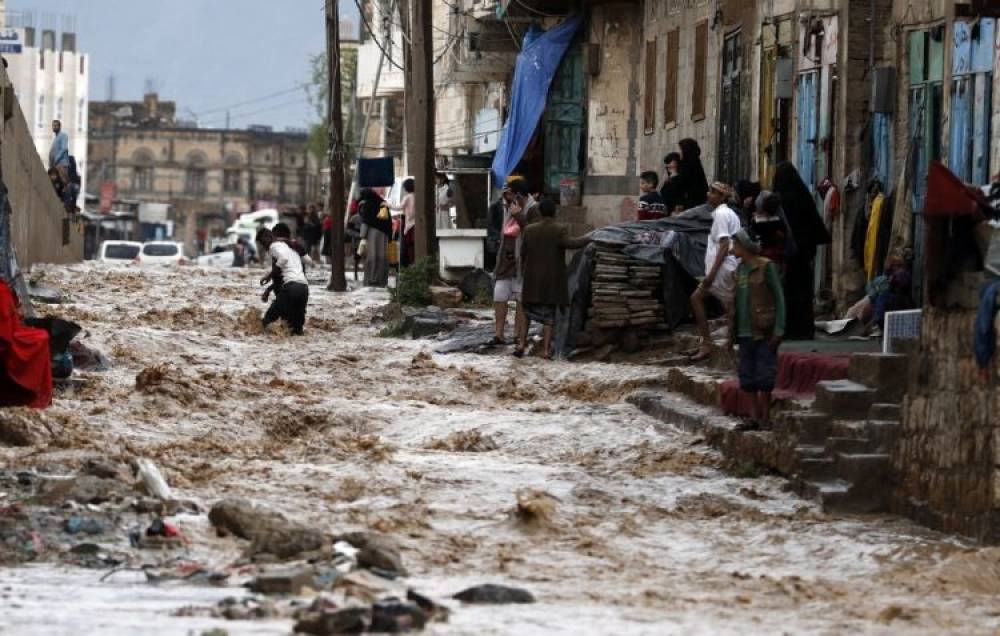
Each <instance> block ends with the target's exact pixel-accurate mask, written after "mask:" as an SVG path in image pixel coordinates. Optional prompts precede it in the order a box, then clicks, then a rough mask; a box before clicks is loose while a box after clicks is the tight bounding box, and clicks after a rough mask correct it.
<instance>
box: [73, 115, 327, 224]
mask: <svg viewBox="0 0 1000 636" xmlns="http://www.w3.org/2000/svg"><path fill="white" fill-rule="evenodd" d="M175 109H176V107H175V106H174V104H173V103H172V102H166V103H162V102H160V101H159V99H158V97H157V96H156V95H147V96H146V97H145V98H144V100H143V101H142V102H135V103H125V102H113V103H109V104H105V103H101V102H95V103H94V105H93V108H92V112H93V116H92V118H93V119H92V120H93V122H94V124H95V127H93V128H92V130H91V135H90V157H91V160H90V163H89V166H88V175H89V179H90V183H91V184H94V185H96V186H97V187H99V188H100V189H101V192H102V195H103V194H105V193H108V191H110V192H111V193H113V194H111V196H117V197H119V198H127V199H135V200H139V201H152V202H162V203H170V204H171V206H172V208H173V214H174V220H175V222H176V223H178V225H179V226H180V227H181V232H182V234H181V237H183V239H184V240H185V242H190V241H193V237H194V236H195V235H196V233H197V232H198V231H199V230H205V229H206V226H207V225H216V226H224V225H225V224H227V223H228V222H229V221H230V220H232V218H234V217H235V216H236V215H237V214H240V213H243V212H248V211H250V210H251V209H253V208H254V207H255V206H286V205H287V206H299V205H303V204H306V203H308V202H311V201H315V200H316V199H317V198H318V197H319V196H320V184H319V174H318V169H317V165H316V160H315V158H314V157H313V155H312V153H310V152H309V147H308V137H307V135H306V133H285V132H273V131H271V130H270V129H268V128H255V127H251V128H249V129H247V130H221V129H205V128H196V127H193V126H186V125H183V124H181V123H179V122H178V121H177V120H176V119H175V118H174V112H175ZM97 125H100V127H97Z"/></svg>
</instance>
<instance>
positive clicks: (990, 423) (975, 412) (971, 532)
mask: <svg viewBox="0 0 1000 636" xmlns="http://www.w3.org/2000/svg"><path fill="white" fill-rule="evenodd" d="M975 319H976V312H975V311H974V310H972V309H958V310H948V311H945V310H940V309H932V308H924V315H923V327H922V329H923V333H922V338H921V344H920V348H919V350H918V351H916V352H914V353H913V360H912V361H911V364H910V388H909V393H908V395H907V398H906V400H905V403H904V405H903V428H902V431H901V434H900V438H899V441H898V443H897V445H896V447H895V448H894V449H893V453H892V461H893V468H894V471H895V473H896V475H897V479H898V482H897V484H896V488H895V493H894V497H893V509H894V511H895V512H898V513H901V514H905V515H907V516H910V517H913V518H914V519H916V520H918V521H919V522H921V523H923V524H925V525H927V526H930V527H932V528H935V529H938V530H943V531H946V532H956V533H960V534H965V535H968V536H971V537H974V538H976V539H979V540H982V541H987V542H990V543H996V542H1000V523H998V522H1000V516H998V511H1000V470H998V468H997V466H1000V458H998V457H997V451H998V450H1000V437H998V436H1000V416H998V413H1000V386H998V381H997V379H998V377H1000V356H997V357H996V358H994V361H993V362H994V363H993V369H992V372H991V374H990V376H991V377H990V378H989V380H988V381H984V380H982V379H980V377H979V370H978V368H977V366H976V362H975V359H974V358H973V349H972V343H973V333H972V328H973V324H974V323H975ZM998 322H1000V321H998ZM998 326H1000V324H998Z"/></svg>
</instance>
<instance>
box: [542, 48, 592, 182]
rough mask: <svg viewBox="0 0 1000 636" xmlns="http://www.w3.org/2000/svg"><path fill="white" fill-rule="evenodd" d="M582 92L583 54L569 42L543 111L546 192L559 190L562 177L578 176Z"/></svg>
mask: <svg viewBox="0 0 1000 636" xmlns="http://www.w3.org/2000/svg"><path fill="white" fill-rule="evenodd" d="M585 91H586V89H585V83H584V76H583V54H582V52H581V49H580V46H579V45H573V46H571V47H570V48H569V50H568V51H566V56H565V57H564V58H563V61H562V64H560V65H559V70H558V71H556V76H555V78H554V79H553V81H552V88H551V89H550V91H549V103H548V107H547V108H546V110H545V189H546V190H547V191H548V192H559V183H560V182H561V181H562V180H563V179H566V178H573V179H578V180H579V179H580V175H581V172H582V166H581V163H580V162H581V155H582V153H581V149H582V146H583V125H584V122H583V116H584V113H585V112H586V111H585V100H586V95H585Z"/></svg>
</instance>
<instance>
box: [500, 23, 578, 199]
mask: <svg viewBox="0 0 1000 636" xmlns="http://www.w3.org/2000/svg"><path fill="white" fill-rule="evenodd" d="M581 22H582V19H581V18H580V16H571V17H569V18H566V21H565V22H563V23H562V24H560V25H559V26H555V27H552V28H551V29H549V30H548V31H546V32H545V33H544V34H542V35H540V36H537V37H536V36H535V35H534V34H529V36H530V37H529V36H526V37H525V39H524V48H523V49H522V50H521V53H520V54H519V55H518V56H517V65H516V66H515V67H514V88H513V90H512V95H511V101H510V116H509V117H507V122H506V123H505V124H504V127H503V134H502V135H501V136H500V144H499V145H498V146H497V153H496V156H494V157H493V175H494V176H495V177H496V179H497V181H498V182H499V183H503V182H504V180H506V179H507V177H508V176H510V174H511V173H512V172H513V171H514V168H515V167H517V163H518V162H519V161H520V160H521V157H523V156H524V151H525V150H526V149H527V148H528V144H529V143H530V142H531V137H532V136H533V135H534V134H535V128H537V127H538V120H539V119H541V117H542V112H544V111H545V101H546V98H547V97H548V94H549V87H550V86H551V85H552V78H553V77H555V74H556V69H558V68H559V64H560V62H562V59H563V55H565V54H566V49H567V48H569V44H570V42H571V41H572V40H573V36H574V35H576V30H577V29H578V28H579V27H580V23H581Z"/></svg>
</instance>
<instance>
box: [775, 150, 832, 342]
mask: <svg viewBox="0 0 1000 636" xmlns="http://www.w3.org/2000/svg"><path fill="white" fill-rule="evenodd" d="M772 190H773V191H774V192H775V193H777V194H778V195H780V196H781V205H782V208H783V209H784V211H785V216H786V217H787V220H788V225H789V227H790V228H791V231H792V239H793V240H794V242H795V248H796V249H795V253H794V254H792V255H791V256H789V258H788V263H787V267H786V270H785V306H786V308H787V312H788V314H787V318H786V321H785V338H787V339H789V340H812V338H813V336H814V335H815V325H814V316H813V301H814V298H813V294H814V290H813V281H814V279H815V274H814V271H813V261H814V260H815V258H816V247H817V246H819V245H827V244H829V243H830V241H831V238H830V233H829V232H828V231H827V229H826V226H825V225H824V224H823V219H822V217H820V215H819V211H818V210H817V209H816V200H815V199H814V198H813V195H812V193H811V192H809V188H808V187H806V184H805V182H804V181H802V177H800V176H799V172H798V170H796V169H795V166H793V165H792V164H791V163H790V162H788V161H783V162H782V163H779V164H778V166H777V167H776V168H775V172H774V185H773V188H772Z"/></svg>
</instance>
